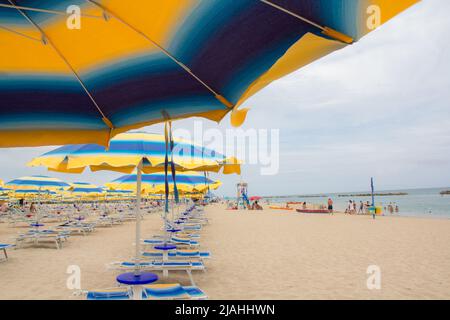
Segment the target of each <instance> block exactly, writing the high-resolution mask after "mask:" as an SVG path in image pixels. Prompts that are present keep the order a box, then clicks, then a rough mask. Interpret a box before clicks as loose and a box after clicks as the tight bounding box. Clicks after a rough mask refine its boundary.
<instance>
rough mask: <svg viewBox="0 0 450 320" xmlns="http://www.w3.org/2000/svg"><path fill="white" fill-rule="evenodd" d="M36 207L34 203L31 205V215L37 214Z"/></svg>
mask: <svg viewBox="0 0 450 320" xmlns="http://www.w3.org/2000/svg"><path fill="white" fill-rule="evenodd" d="M36 211H37V210H36V206H35V205H34V202H32V203H31V204H30V213H31V214H35V213H36Z"/></svg>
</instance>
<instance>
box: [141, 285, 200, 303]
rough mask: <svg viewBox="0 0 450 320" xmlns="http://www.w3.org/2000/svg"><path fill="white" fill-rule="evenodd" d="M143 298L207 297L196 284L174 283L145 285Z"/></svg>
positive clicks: (192, 298)
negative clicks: (183, 284)
mask: <svg viewBox="0 0 450 320" xmlns="http://www.w3.org/2000/svg"><path fill="white" fill-rule="evenodd" d="M143 298H144V299H147V300H204V299H207V298H208V297H207V295H206V294H205V293H204V292H203V291H202V290H200V289H199V288H198V287H196V286H181V285H180V284H178V283H175V284H150V285H145V286H144V292H143Z"/></svg>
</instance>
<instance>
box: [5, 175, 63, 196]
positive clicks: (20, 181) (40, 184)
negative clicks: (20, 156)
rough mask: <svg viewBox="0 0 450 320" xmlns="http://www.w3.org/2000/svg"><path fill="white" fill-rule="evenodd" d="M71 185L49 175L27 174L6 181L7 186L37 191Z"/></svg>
mask: <svg viewBox="0 0 450 320" xmlns="http://www.w3.org/2000/svg"><path fill="white" fill-rule="evenodd" d="M69 186H70V185H69V184H68V183H66V182H64V181H62V180H60V179H57V178H52V177H47V176H27V177H21V178H17V179H14V180H11V181H9V182H7V183H6V187H9V188H12V189H15V190H16V189H21V190H26V189H28V190H37V191H40V192H42V191H47V190H53V191H55V190H58V189H60V188H62V187H69Z"/></svg>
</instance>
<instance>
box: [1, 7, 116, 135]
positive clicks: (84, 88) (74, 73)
mask: <svg viewBox="0 0 450 320" xmlns="http://www.w3.org/2000/svg"><path fill="white" fill-rule="evenodd" d="M8 2H9V3H11V5H12V6H16V5H15V3H14V1H13V0H8ZM16 9H17V11H19V12H20V14H22V16H23V17H24V18H25V19H26V20H27V21H28V22H29V23H31V24H32V25H33V26H34V27H35V28H36V29H37V30H38V31H39V32H40V33H41V35H42V41H43V42H44V43H45V44H47V43H48V44H50V46H51V47H52V48H53V50H54V51H55V52H56V53H57V54H58V56H59V57H60V58H61V60H63V61H64V63H65V64H66V65H67V67H68V68H69V69H70V70H71V71H72V73H73V75H74V76H75V78H77V80H78V82H79V84H80V85H81V87H82V88H83V90H84V91H85V93H86V94H87V95H88V97H89V98H90V100H91V101H92V103H93V104H94V105H95V107H96V108H97V110H98V111H99V113H100V114H101V116H102V117H103V118H102V120H103V122H104V123H105V124H106V125H107V126H108V127H109V128H110V129H111V130H112V129H114V125H113V124H112V122H111V121H110V120H109V119H108V118H107V117H106V115H105V114H104V113H103V111H102V109H101V108H100V106H99V105H98V104H97V102H96V101H95V99H94V97H93V96H92V95H91V93H90V92H89V90H88V89H87V87H86V85H85V84H84V82H83V80H81V78H80V76H79V75H78V73H77V72H76V70H75V69H74V68H73V67H72V65H71V64H70V63H69V61H68V60H67V58H66V57H65V56H64V55H63V54H62V53H61V51H59V50H58V48H57V47H56V46H55V45H54V44H53V42H52V41H51V40H50V39H49V38H48V37H47V35H46V34H45V32H44V30H42V29H41V27H39V25H38V24H37V23H36V22H34V21H33V20H32V19H31V18H30V17H29V16H28V15H27V14H26V13H25V12H23V11H22V10H21V9H19V8H17V7H16Z"/></svg>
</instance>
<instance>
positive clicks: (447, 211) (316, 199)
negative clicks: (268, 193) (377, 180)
mask: <svg viewBox="0 0 450 320" xmlns="http://www.w3.org/2000/svg"><path fill="white" fill-rule="evenodd" d="M443 190H450V188H430V189H406V190H388V191H383V190H376V191H375V192H376V193H407V194H406V195H389V196H375V205H377V206H380V207H382V208H383V213H384V214H385V215H389V213H388V212H386V211H387V210H385V209H384V208H385V207H386V208H387V206H388V205H389V203H392V204H394V205H397V206H398V207H399V213H394V215H400V216H422V217H423V216H426V217H440V218H450V195H441V194H440V192H441V191H443ZM366 193H370V191H365V192H345V193H344V192H342V193H329V194H320V195H304V196H289V197H280V198H279V197H274V198H264V200H263V201H262V203H263V204H264V203H266V200H268V201H269V202H270V203H285V202H288V201H293V202H306V203H307V204H308V203H310V204H315V205H320V204H323V205H325V206H326V205H327V200H328V198H331V199H333V202H334V208H335V209H336V210H338V211H345V209H346V208H347V205H348V201H349V200H352V201H356V204H357V208H359V202H360V201H362V202H367V201H369V203H372V198H371V196H360V197H357V196H350V195H349V194H366Z"/></svg>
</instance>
